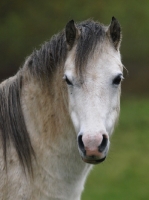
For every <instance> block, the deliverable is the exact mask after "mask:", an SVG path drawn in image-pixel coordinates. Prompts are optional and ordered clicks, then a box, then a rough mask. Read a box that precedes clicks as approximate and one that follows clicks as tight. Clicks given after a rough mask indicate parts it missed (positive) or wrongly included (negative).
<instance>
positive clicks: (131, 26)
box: [0, 0, 149, 94]
mask: <svg viewBox="0 0 149 200" xmlns="http://www.w3.org/2000/svg"><path fill="white" fill-rule="evenodd" d="M148 9H149V1H147V0H144V1H141V0H137V1H136V0H131V1H124V0H115V1H112V0H107V1H104V0H65V1H64V0H55V1H52V0H44V1H40V0H38V1H37V0H36V1H35V0H26V1H23V0H15V1H12V0H5V1H1V3H0V60H1V65H0V80H3V79H5V78H7V77H8V76H10V75H13V74H14V73H16V71H17V70H18V68H19V67H20V66H22V64H23V62H24V60H25V57H26V56H28V55H29V54H31V52H32V51H33V50H34V48H39V47H40V46H39V45H40V44H42V43H43V42H44V41H45V40H49V39H50V37H51V36H52V35H53V34H55V33H57V32H59V31H60V30H61V29H63V28H64V27H65V24H66V23H67V22H68V21H69V20H71V19H74V20H75V21H83V20H85V19H88V18H93V19H94V20H98V21H100V22H101V23H104V24H109V23H110V21H111V17H112V16H115V17H116V18H117V19H118V20H119V22H120V24H121V26H122V32H123V41H122V46H121V53H122V60H123V63H124V65H125V66H126V68H127V69H128V71H129V76H127V78H126V81H125V82H126V83H124V91H125V92H126V93H130V94H148V88H149V84H148V80H149V67H148V62H149V56H148V52H149V51H148V43H149V42H148V41H149V40H148V36H149V25H148V21H149V11H148Z"/></svg>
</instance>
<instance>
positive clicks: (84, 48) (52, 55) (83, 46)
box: [27, 20, 106, 78]
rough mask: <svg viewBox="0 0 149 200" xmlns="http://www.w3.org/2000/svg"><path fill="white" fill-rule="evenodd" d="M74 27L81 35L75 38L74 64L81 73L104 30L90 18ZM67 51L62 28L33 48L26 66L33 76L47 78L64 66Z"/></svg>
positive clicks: (103, 34) (100, 39) (102, 36)
mask: <svg viewBox="0 0 149 200" xmlns="http://www.w3.org/2000/svg"><path fill="white" fill-rule="evenodd" d="M76 27H77V28H78V29H79V30H80V32H81V36H80V37H79V38H78V40H77V48H76V57H75V66H76V70H77V72H79V74H81V75H82V71H83V69H84V68H85V66H86V63H87V61H88V57H89V55H90V54H92V53H93V52H94V50H95V47H96V45H97V44H100V42H101V41H102V39H103V38H104V36H105V34H106V32H105V27H104V26H103V25H101V24H99V23H98V22H94V21H92V20H86V21H84V22H81V23H79V24H76ZM67 52H68V49H67V44H66V38H65V30H63V31H62V32H60V33H58V34H57V35H54V36H53V37H52V38H51V40H50V41H48V42H45V43H44V44H43V45H42V46H41V48H40V49H39V50H35V51H34V52H33V53H32V54H31V56H30V57H29V59H28V63H27V66H28V67H29V69H30V71H31V74H33V75H34V76H37V77H40V78H41V76H43V75H45V76H46V77H47V78H49V77H51V75H52V74H53V73H54V71H55V70H56V69H57V68H58V67H60V66H64V63H65V60H66V56H67Z"/></svg>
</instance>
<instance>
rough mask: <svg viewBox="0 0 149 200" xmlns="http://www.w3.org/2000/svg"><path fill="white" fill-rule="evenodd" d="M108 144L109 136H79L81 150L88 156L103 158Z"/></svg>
mask: <svg viewBox="0 0 149 200" xmlns="http://www.w3.org/2000/svg"><path fill="white" fill-rule="evenodd" d="M107 144H108V136H107V134H97V135H94V136H91V135H85V134H84V135H82V134H80V135H79V136H78V145H79V148H80V150H81V151H82V152H83V153H84V154H85V155H86V156H101V153H103V152H104V150H105V149H106V147H107Z"/></svg>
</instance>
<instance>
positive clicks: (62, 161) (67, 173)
mask: <svg viewBox="0 0 149 200" xmlns="http://www.w3.org/2000/svg"><path fill="white" fill-rule="evenodd" d="M59 77H61V76H59ZM61 79H62V77H61ZM61 81H63V80H61ZM49 90H50V91H49ZM66 98H67V93H66V90H65V86H64V85H63V83H62V82H60V80H59V81H58V80H56V81H55V82H54V81H51V83H50V84H48V83H47V86H45V85H42V86H41V85H40V82H39V81H38V80H37V79H34V78H31V79H29V81H27V83H24V85H23V88H22V107H23V113H24V116H25V121H26V125H27V128H28V132H29V135H30V138H31V142H32V145H33V148H34V151H35V154H36V158H37V161H36V162H34V163H33V165H34V166H33V169H34V176H35V184H36V185H37V188H38V190H39V191H40V192H41V194H40V195H44V194H45V193H48V196H49V197H51V198H52V199H53V200H54V199H69V200H79V199H80V195H81V193H82V190H83V187H84V182H85V180H86V177H87V174H88V172H89V169H90V166H89V165H88V164H85V163H83V162H82V160H81V158H80V155H79V152H78V147H77V141H76V138H77V136H76V133H75V131H74V128H73V126H72V122H71V120H70V117H69V114H68V107H67V100H66ZM38 190H37V193H38ZM51 198H50V199H51Z"/></svg>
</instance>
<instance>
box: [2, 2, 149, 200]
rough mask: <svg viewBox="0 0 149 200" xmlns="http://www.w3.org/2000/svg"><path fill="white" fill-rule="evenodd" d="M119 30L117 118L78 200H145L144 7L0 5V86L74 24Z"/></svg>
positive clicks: (148, 82)
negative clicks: (114, 25)
mask: <svg viewBox="0 0 149 200" xmlns="http://www.w3.org/2000/svg"><path fill="white" fill-rule="evenodd" d="M112 16H115V17H116V18H117V19H118V20H119V22H120V24H121V27H122V33H123V40H122V45H121V54H122V61H123V64H124V65H125V67H126V68H127V69H128V71H129V73H128V74H127V73H126V71H125V80H124V82H123V83H122V98H121V99H122V103H121V115H120V120H119V123H118V126H117V128H116V130H115V133H114V135H113V137H112V141H111V151H110V153H109V156H108V158H107V160H106V161H105V162H104V163H102V164H100V165H98V166H96V167H95V168H94V169H93V170H92V172H91V174H90V176H89V178H88V180H87V184H86V187H85V191H84V193H83V200H91V199H102V200H125V199H127V200H129V199H130V200H133V199H135V200H136V199H141V200H147V199H149V172H148V171H149V170H148V169H149V159H148V157H147V156H148V154H149V144H148V143H149V66H148V63H149V55H148V54H149V51H148V49H149V39H148V38H149V1H148V0H144V1H141V0H131V1H124V0H123V1H122V0H115V1H112V0H106V1H105V0H69V1H68V0H65V1H64V0H54V1H52V0H43V1H39V0H36V1H35V0H26V1H23V0H15V1H12V0H5V1H1V3H0V61H1V65H0V80H4V79H5V78H7V77H9V76H11V75H14V74H15V73H16V71H17V70H18V69H19V67H21V66H22V64H23V62H24V60H25V57H27V56H28V55H29V54H31V52H32V51H33V50H34V48H39V47H40V44H42V43H43V42H44V41H45V40H48V39H50V37H51V36H52V35H53V34H55V33H57V32H59V31H60V30H61V29H63V28H64V27H65V25H66V23H67V22H68V21H69V20H71V19H74V20H75V21H78V22H79V21H83V20H85V19H88V18H92V19H94V20H98V21H100V22H101V23H103V24H107V25H108V24H109V23H110V21H111V17H112Z"/></svg>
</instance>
